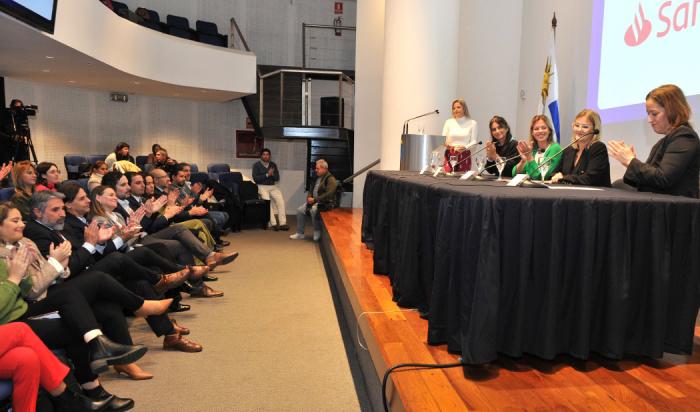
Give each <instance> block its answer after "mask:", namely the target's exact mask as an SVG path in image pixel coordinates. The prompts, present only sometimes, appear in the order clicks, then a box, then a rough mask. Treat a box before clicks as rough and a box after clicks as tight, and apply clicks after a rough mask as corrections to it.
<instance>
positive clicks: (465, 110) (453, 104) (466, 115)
mask: <svg viewBox="0 0 700 412" xmlns="http://www.w3.org/2000/svg"><path fill="white" fill-rule="evenodd" d="M455 103H459V104H460V105H461V106H462V109H464V116H465V117H471V116H469V108H468V107H467V102H465V101H464V99H461V98H460V99H454V100H452V104H451V105H450V110H452V108H454V107H455Z"/></svg>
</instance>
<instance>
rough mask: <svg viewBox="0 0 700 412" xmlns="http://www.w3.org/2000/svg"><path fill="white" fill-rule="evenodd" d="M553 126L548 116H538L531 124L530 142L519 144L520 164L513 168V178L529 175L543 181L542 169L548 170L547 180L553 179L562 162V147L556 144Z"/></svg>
mask: <svg viewBox="0 0 700 412" xmlns="http://www.w3.org/2000/svg"><path fill="white" fill-rule="evenodd" d="M553 135H554V132H553V128H552V124H551V123H550V122H549V119H548V118H547V116H545V115H542V114H538V115H536V116H534V117H533V118H532V121H531V122H530V140H529V141H527V142H519V143H518V153H520V162H519V163H518V164H517V165H515V166H514V167H513V176H515V175H516V174H520V173H527V174H528V175H529V176H530V177H531V178H532V179H542V174H541V171H540V169H541V167H540V165H543V166H542V167H543V168H544V167H546V168H547V172H546V173H545V176H544V178H545V180H548V179H550V178H551V177H552V174H553V173H554V170H555V169H556V168H557V165H558V164H559V161H560V160H561V146H559V143H556V142H554V137H553Z"/></svg>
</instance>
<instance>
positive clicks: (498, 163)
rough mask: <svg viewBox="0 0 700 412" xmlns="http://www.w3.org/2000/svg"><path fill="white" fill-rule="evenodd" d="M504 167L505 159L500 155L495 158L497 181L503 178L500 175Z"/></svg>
mask: <svg viewBox="0 0 700 412" xmlns="http://www.w3.org/2000/svg"><path fill="white" fill-rule="evenodd" d="M505 168H506V162H505V160H503V158H502V157H499V158H498V159H496V169H498V181H499V182H502V181H503V178H502V177H501V175H502V174H503V169H505Z"/></svg>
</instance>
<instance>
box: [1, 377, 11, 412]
mask: <svg viewBox="0 0 700 412" xmlns="http://www.w3.org/2000/svg"><path fill="white" fill-rule="evenodd" d="M10 396H12V381H11V380H0V405H2V404H3V403H4V402H5V400H6V399H8V398H9V397H10ZM3 410H4V409H3Z"/></svg>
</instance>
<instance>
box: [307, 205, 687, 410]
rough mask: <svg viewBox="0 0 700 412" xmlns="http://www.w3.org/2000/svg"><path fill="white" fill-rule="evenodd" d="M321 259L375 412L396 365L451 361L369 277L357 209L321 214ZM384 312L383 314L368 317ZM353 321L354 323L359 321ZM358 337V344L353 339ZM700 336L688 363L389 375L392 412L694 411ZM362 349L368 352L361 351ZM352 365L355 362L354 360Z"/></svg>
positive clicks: (576, 363)
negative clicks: (384, 378) (386, 377)
mask: <svg viewBox="0 0 700 412" xmlns="http://www.w3.org/2000/svg"><path fill="white" fill-rule="evenodd" d="M323 222H324V231H323V236H322V240H321V253H322V255H323V258H324V263H325V264H326V270H327V272H328V275H329V278H330V281H331V284H332V285H333V286H334V287H335V288H336V292H337V297H338V299H339V306H340V307H342V312H343V313H342V314H340V315H339V317H343V318H344V320H345V322H346V323H347V326H348V330H349V331H350V334H351V335H352V336H351V339H348V341H351V342H352V345H353V346H352V347H350V348H348V356H349V357H351V358H352V357H356V358H357V359H356V360H354V361H355V362H356V364H359V365H360V367H361V369H362V375H363V377H364V382H365V385H366V390H367V393H368V397H369V399H370V403H371V404H372V408H373V409H374V410H381V408H382V406H381V396H380V391H381V379H382V376H383V374H384V372H385V371H386V369H388V368H390V367H391V366H393V365H395V364H399V363H408V362H410V363H440V364H447V363H454V362H459V357H458V356H456V355H452V354H450V353H448V352H447V348H446V345H441V346H430V345H428V344H427V339H426V337H427V328H428V325H427V321H425V320H423V319H421V318H420V315H419V313H418V312H415V311H410V310H408V311H407V310H406V309H405V308H399V307H398V306H397V305H396V304H395V303H394V302H393V300H392V296H391V286H390V285H389V279H388V277H386V276H380V275H374V274H373V271H372V266H373V262H372V251H371V250H368V249H367V247H366V246H365V245H364V244H362V242H361V237H360V236H361V226H362V210H361V209H336V210H332V211H329V212H325V213H324V214H323ZM375 312H381V313H375ZM358 319H359V320H358ZM358 332H359V336H358ZM699 335H700V328H698V327H697V326H696V328H695V339H694V350H693V355H692V356H679V355H671V354H666V356H664V357H663V358H662V359H649V358H640V357H629V358H625V359H623V360H611V359H606V358H604V357H600V356H594V357H592V358H590V359H588V360H580V359H575V358H572V357H569V356H561V357H558V358H556V359H555V360H553V361H548V360H543V359H539V358H536V357H533V356H525V357H523V358H517V359H516V358H509V357H506V356H500V357H499V358H498V360H497V361H496V362H493V363H491V364H489V365H485V366H480V367H465V368H462V367H459V368H452V369H431V370H401V371H397V372H395V373H393V374H392V375H391V381H390V384H389V390H388V395H389V400H390V408H391V410H392V411H400V410H405V411H461V410H554V409H557V410H605V411H613V410H624V411H641V410H668V411H683V410H689V411H690V410H700V350H699V349H700V348H699V346H700V337H699ZM359 342H362V345H364V346H365V347H367V348H368V350H365V349H363V348H362V347H361V345H360V343H359ZM351 362H353V359H351Z"/></svg>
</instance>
